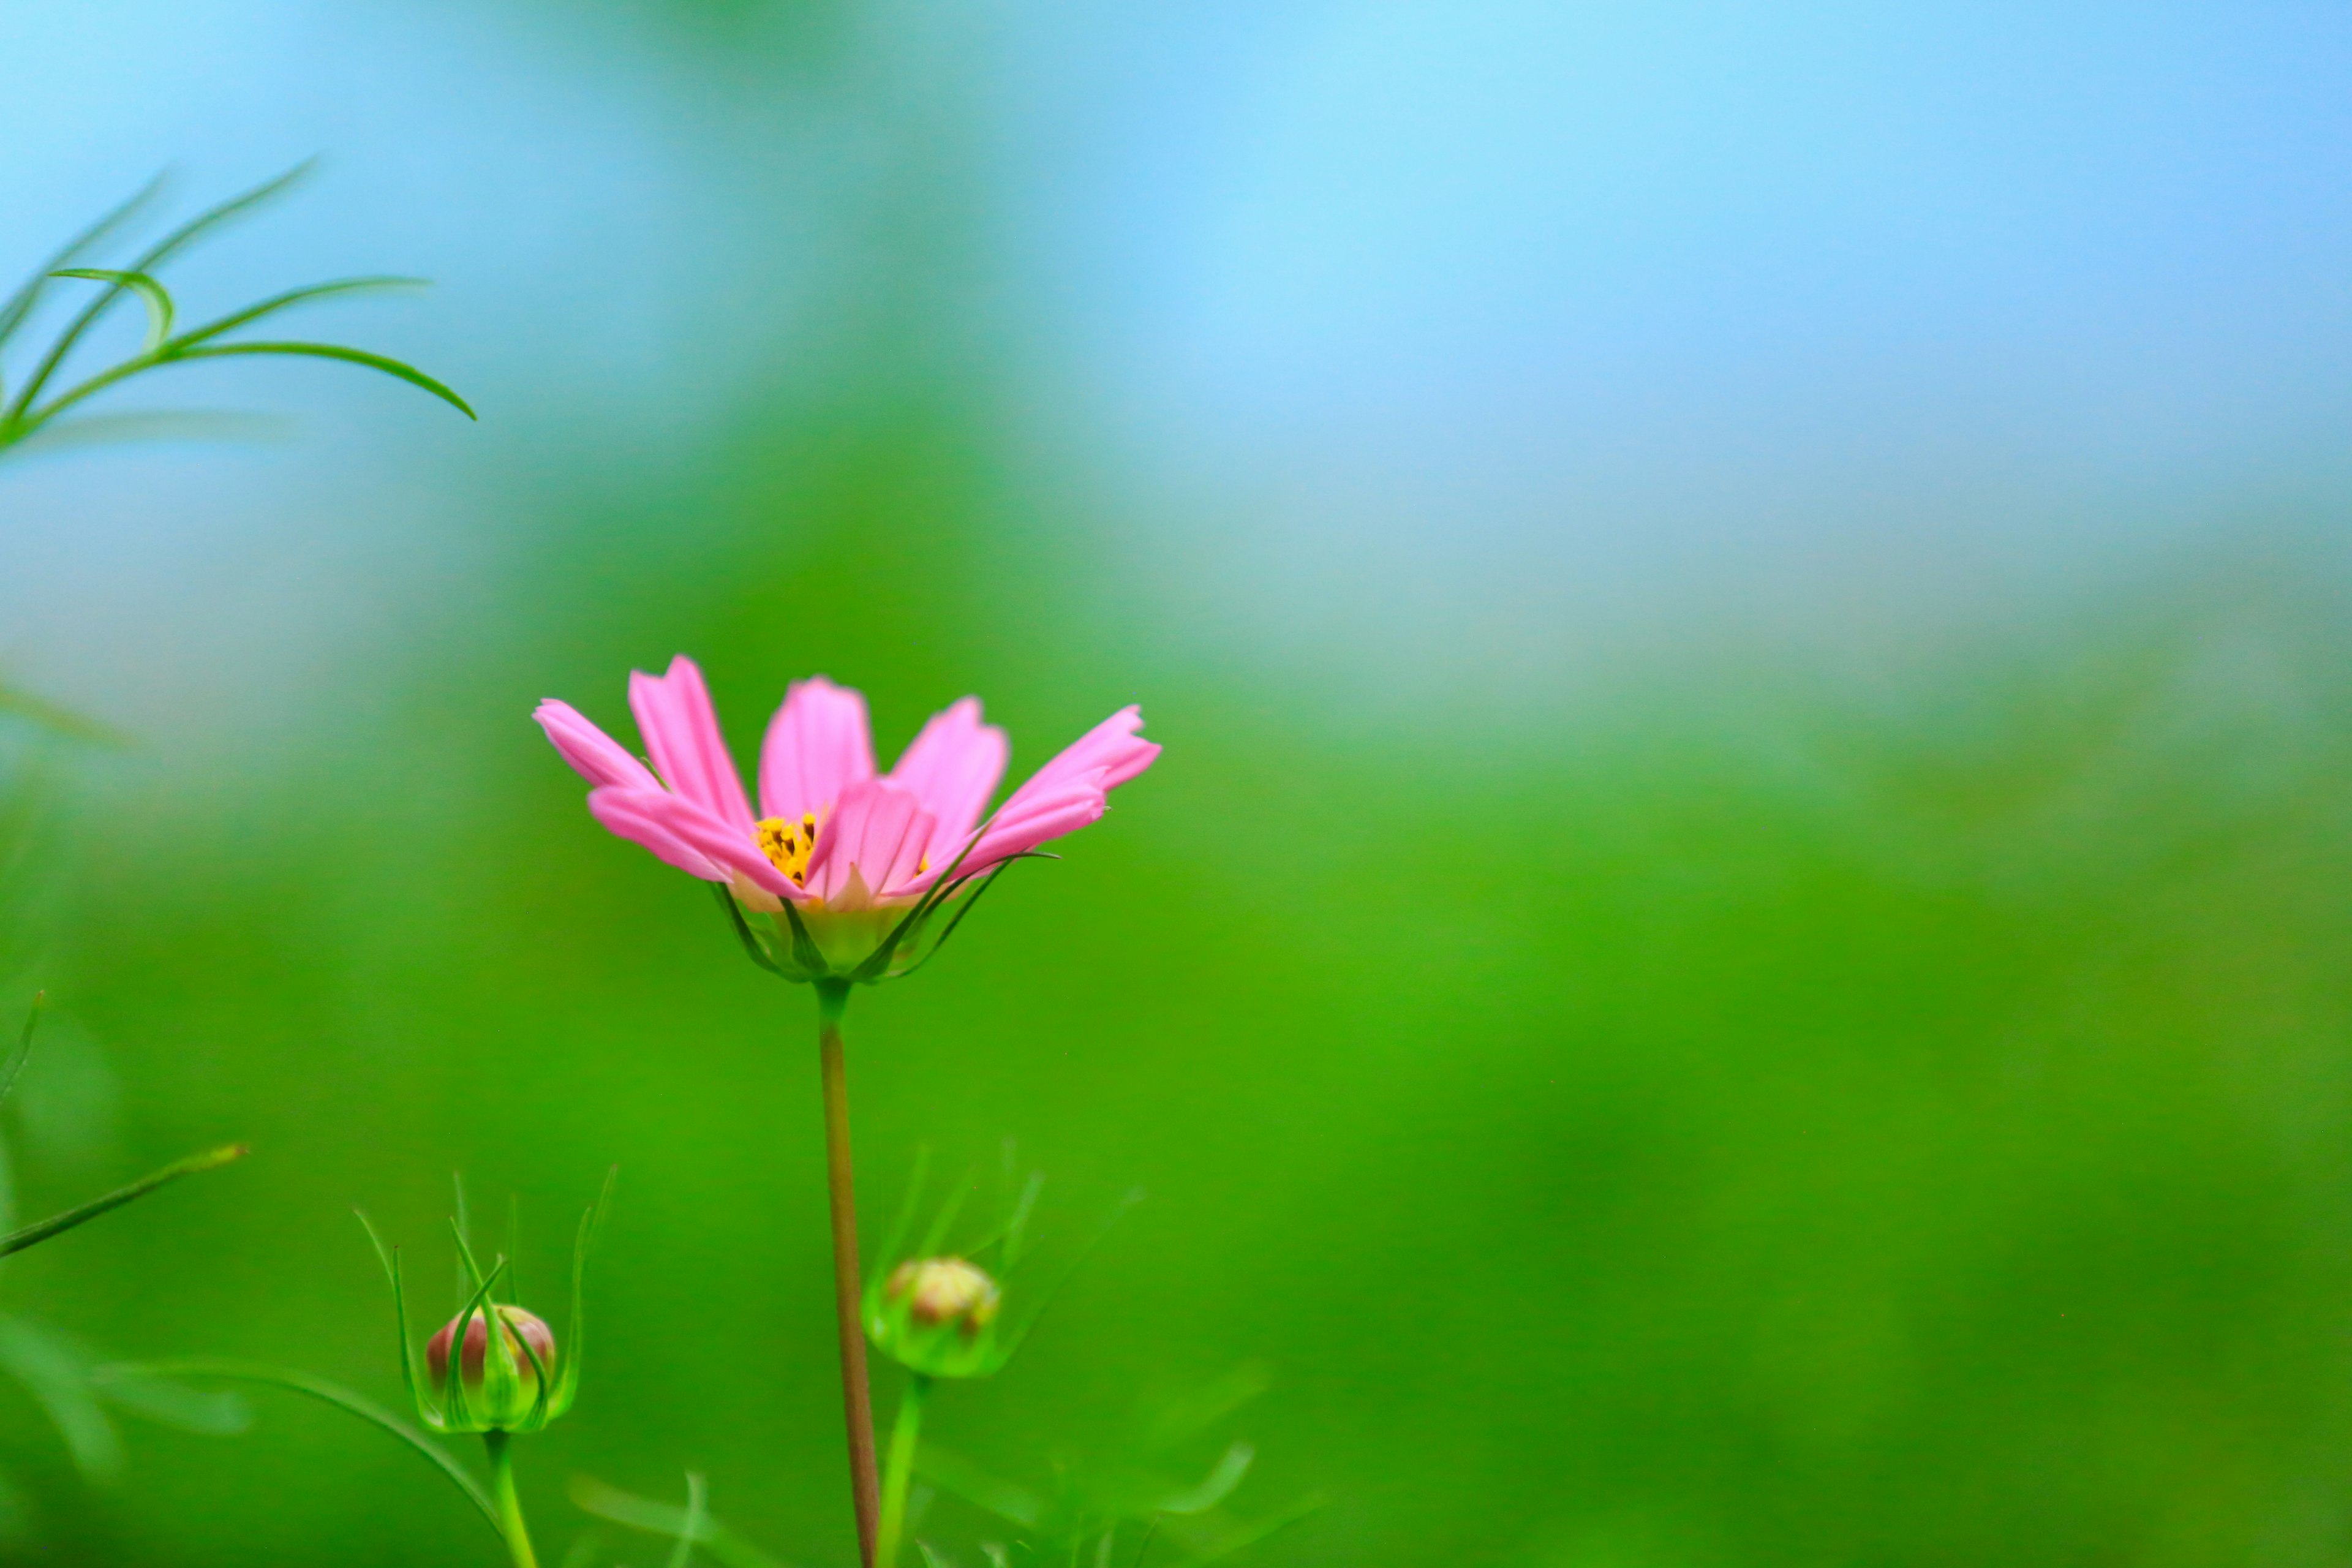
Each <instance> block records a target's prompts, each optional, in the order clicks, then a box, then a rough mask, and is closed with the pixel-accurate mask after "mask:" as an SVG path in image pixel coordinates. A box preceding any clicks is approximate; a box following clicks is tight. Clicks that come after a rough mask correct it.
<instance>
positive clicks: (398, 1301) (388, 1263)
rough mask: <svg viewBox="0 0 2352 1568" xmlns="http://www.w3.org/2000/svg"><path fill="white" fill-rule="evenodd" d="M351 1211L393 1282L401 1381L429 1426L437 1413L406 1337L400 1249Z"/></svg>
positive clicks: (411, 1403)
mask: <svg viewBox="0 0 2352 1568" xmlns="http://www.w3.org/2000/svg"><path fill="white" fill-rule="evenodd" d="M352 1213H353V1214H355V1215H359V1219H360V1228H361V1229H362V1230H364V1231H366V1232H367V1238H368V1240H369V1241H370V1242H371V1243H373V1245H374V1247H375V1256H376V1260H377V1261H378V1262H380V1263H382V1264H383V1272H384V1277H385V1278H386V1279H390V1280H391V1281H392V1321H393V1327H394V1330H395V1331H397V1332H398V1333H399V1335H400V1381H401V1384H402V1385H403V1386H404V1387H405V1388H406V1389H407V1390H408V1403H409V1404H410V1405H411V1406H413V1407H414V1408H415V1411H416V1418H417V1419H418V1420H420V1421H422V1422H424V1423H425V1425H427V1426H432V1425H434V1424H435V1423H436V1421H438V1420H439V1416H438V1415H437V1414H436V1412H435V1411H434V1409H433V1407H432V1406H431V1405H428V1404H426V1403H425V1395H424V1393H423V1392H422V1390H423V1387H424V1383H425V1380H424V1378H423V1377H421V1376H419V1375H418V1373H417V1370H416V1346H415V1342H412V1341H411V1340H410V1339H409V1337H408V1297H407V1293H406V1292H405V1291H404V1290H403V1289H402V1288H401V1282H400V1248H398V1247H386V1246H385V1245H384V1244H383V1237H380V1236H378V1235H377V1234H376V1233H375V1226H374V1225H373V1223H371V1222H370V1221H369V1219H368V1216H367V1215H365V1214H362V1213H361V1211H360V1210H358V1209H353V1210H352Z"/></svg>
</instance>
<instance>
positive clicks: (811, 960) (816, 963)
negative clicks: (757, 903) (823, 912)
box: [783, 899, 827, 974]
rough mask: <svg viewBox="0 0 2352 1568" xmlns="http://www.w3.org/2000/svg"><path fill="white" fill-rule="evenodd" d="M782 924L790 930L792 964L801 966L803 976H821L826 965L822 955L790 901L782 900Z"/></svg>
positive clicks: (799, 913)
mask: <svg viewBox="0 0 2352 1568" xmlns="http://www.w3.org/2000/svg"><path fill="white" fill-rule="evenodd" d="M783 904H784V923H785V924H786V925H788V926H790V927H791V928H792V932H793V963H797V964H799V965H800V966H801V973H803V974H823V973H825V970H826V967H827V966H826V964H825V962H824V953H823V952H819V951H818V950H817V945H816V939H815V938H814V937H812V936H810V935H809V931H808V926H807V925H806V924H805V923H804V922H803V921H802V920H801V912H800V910H796V909H794V908H793V901H792V900H790V899H786V900H783Z"/></svg>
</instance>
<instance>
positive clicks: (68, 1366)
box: [0, 1316, 122, 1480]
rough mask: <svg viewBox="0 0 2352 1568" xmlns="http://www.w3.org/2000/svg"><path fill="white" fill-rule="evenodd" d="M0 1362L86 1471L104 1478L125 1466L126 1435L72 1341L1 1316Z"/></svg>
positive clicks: (77, 1464)
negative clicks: (121, 1435)
mask: <svg viewBox="0 0 2352 1568" xmlns="http://www.w3.org/2000/svg"><path fill="white" fill-rule="evenodd" d="M0 1366H5V1367H6V1368H7V1369H8V1371H9V1372H10V1373H12V1374H13V1375H14V1376H15V1377H16V1381H17V1382H19V1383H21V1384H24V1385H25V1387H26V1390H27V1391H29V1392H30V1393H31V1394H32V1395H33V1398H34V1399H35V1401H37V1403H38V1404H39V1405H40V1406H41V1409H42V1411H43V1412H44V1413H46V1414H47V1416H48V1418H49V1420H50V1421H51V1422H52V1423H53V1424H54V1425H55V1426H57V1429H58V1436H62V1437H63V1438H64V1439H65V1441H66V1449H67V1451H68V1453H70V1454H71V1455H72V1456H73V1461H74V1464H75V1466H76V1468H79V1469H80V1471H81V1472H82V1473H83V1474H84V1475H86V1476H89V1477H91V1478H93V1479H100V1480H105V1479H111V1478H112V1477H113V1476H114V1474H115V1473H116V1472H117V1471H118V1470H120V1469H121V1467H122V1442H121V1438H119V1437H117V1436H115V1433H114V1426H113V1423H111V1422H110V1421H109V1420H107V1418H106V1411H105V1410H104V1408H103V1407H101V1406H100V1404H99V1402H98V1395H97V1394H96V1393H95V1392H94V1391H93V1389H92V1387H91V1383H90V1372H89V1360H88V1358H87V1356H86V1355H85V1354H84V1353H83V1352H82V1351H81V1350H80V1348H79V1346H77V1345H76V1344H75V1343H74V1342H72V1341H71V1340H69V1339H68V1338H66V1337H65V1336H64V1335H62V1334H60V1333H58V1331H56V1330H54V1329H49V1328H45V1327H43V1326H41V1325H40V1324H37V1323H33V1322H29V1321H26V1320H25V1319H23V1318H18V1317H13V1316H10V1317H0Z"/></svg>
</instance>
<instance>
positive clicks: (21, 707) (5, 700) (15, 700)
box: [0, 686, 124, 746]
mask: <svg viewBox="0 0 2352 1568" xmlns="http://www.w3.org/2000/svg"><path fill="white" fill-rule="evenodd" d="M0 713H13V714H15V715H16V717H17V718H19V719H23V720H25V721H27V722H29V723H34V724H37V725H39V726H40V727H41V728H42V729H44V730H47V731H51V732H52V733H54V734H58V735H63V736H66V737H67V738H68V739H70V740H76V741H92V742H99V743H100V744H102V745H110V746H119V745H121V744H123V743H124V737H123V735H122V734H121V731H116V730H110V729H109V728H107V727H106V726H105V725H103V724H101V723H100V722H99V721H97V720H95V719H85V718H83V717H82V716H81V715H80V714H79V713H75V712H72V711H70V710H67V709H64V708H60V707H58V705H57V704H56V703H54V702H46V701H43V700H41V699H40V698H38V697H36V696H34V695H33V694H32V693H31V692H29V691H19V690H17V689H16V688H15V687H11V686H0Z"/></svg>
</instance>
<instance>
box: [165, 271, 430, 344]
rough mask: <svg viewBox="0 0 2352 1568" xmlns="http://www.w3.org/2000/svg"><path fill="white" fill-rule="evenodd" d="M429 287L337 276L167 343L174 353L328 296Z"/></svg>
mask: <svg viewBox="0 0 2352 1568" xmlns="http://www.w3.org/2000/svg"><path fill="white" fill-rule="evenodd" d="M432 286H433V284H432V280H431V279H425V278H394V277H391V276H389V275H387V276H384V277H380V278H338V279H334V280H333V281H331V282H328V283H310V284H305V285H304V286H303V287H301V288H299V289H287V290H286V291H285V292H284V293H283V294H272V295H271V296H270V297H269V298H268V299H267V300H257V301H256V302H255V303H253V304H250V305H247V307H245V309H243V310H231V311H230V312H229V313H228V314H227V315H226V316H221V317H217V318H215V320H213V321H206V322H205V324H204V325H203V326H201V327H191V328H189V329H188V330H187V331H184V332H182V333H181V334H180V335H179V336H178V337H176V338H173V340H172V345H171V346H172V348H173V351H174V352H177V351H179V350H182V349H188V348H194V346H195V345H196V344H198V343H201V342H208V341H210V340H211V339H214V338H216V337H219V336H220V335H221V334H222V333H223V332H231V331H236V329H237V328H239V327H242V326H245V325H247V323H249V322H253V321H259V320H261V318H262V317H264V316H274V315H276V314H277V313H278V311H280V310H287V309H289V308H290V307H292V306H295V305H300V304H305V303H307V302H309V301H310V300H323V299H326V298H328V297H330V296H331V295H336V294H356V293H361V292H363V291H366V290H370V289H429V288H431V287H432ZM166 335H167V336H168V335H169V334H166ZM158 341H159V342H160V341H161V340H158Z"/></svg>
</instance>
